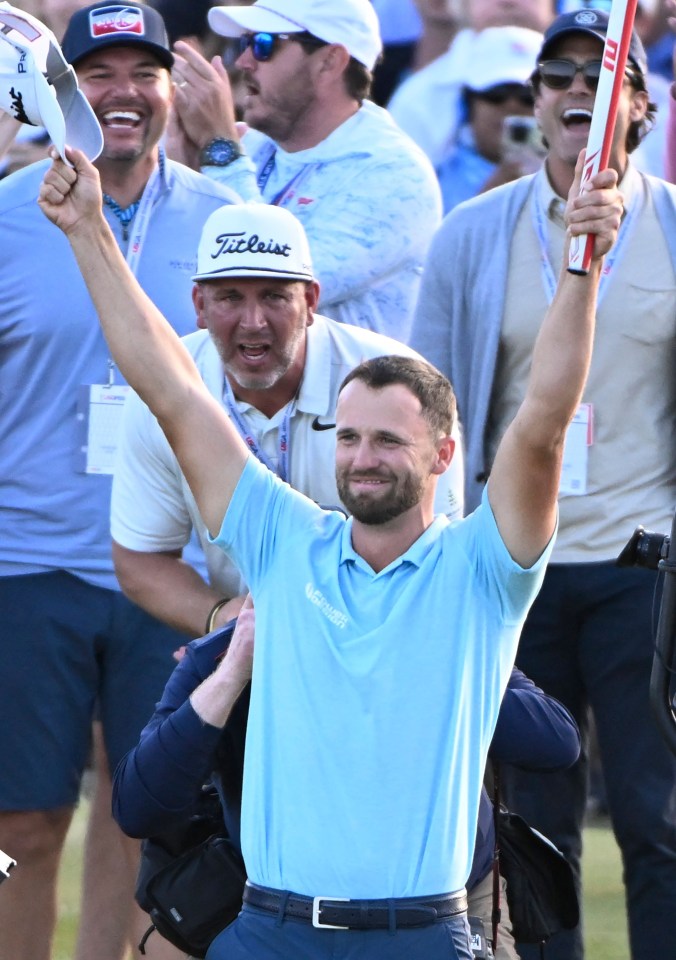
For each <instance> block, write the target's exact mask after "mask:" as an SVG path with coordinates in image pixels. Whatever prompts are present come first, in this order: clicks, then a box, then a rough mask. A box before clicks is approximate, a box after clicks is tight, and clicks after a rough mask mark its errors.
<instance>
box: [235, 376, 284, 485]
mask: <svg viewBox="0 0 676 960" xmlns="http://www.w3.org/2000/svg"><path fill="white" fill-rule="evenodd" d="M223 400H224V402H225V406H226V409H227V411H228V414H229V415H230V419H231V420H232V422H233V423H234V425H235V427H236V428H237V432H238V433H239V435H240V437H241V438H242V440H243V441H244V442H245V443H246V445H247V447H248V448H249V450H251V452H252V453H253V455H254V456H255V457H256V458H257V459H258V460H260V462H261V463H264V464H265V466H266V467H267V468H268V470H272V472H273V473H276V474H277V476H278V477H279V478H280V480H284V481H285V482H288V479H289V455H290V449H291V418H292V417H293V414H294V412H295V409H296V401H295V399H294V400H292V401H291V403H288V404H287V405H286V410H285V411H284V417H283V418H282V422H281V423H280V425H279V430H278V438H279V459H278V463H277V469H276V470H275V468H274V466H273V465H272V462H271V461H270V459H269V458H268V457H267V456H266V455H265V454H264V453H263V450H262V449H261V446H260V444H259V443H258V440H256V438H255V436H254V435H253V433H252V431H251V430H250V429H249V428H248V427H247V425H246V423H245V422H244V418H243V417H242V415H241V413H240V412H239V410H238V409H237V403H236V401H235V395H234V393H233V392H232V387H231V385H230V381H229V380H228V378H227V377H224V378H223Z"/></svg>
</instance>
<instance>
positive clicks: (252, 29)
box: [207, 6, 305, 37]
mask: <svg viewBox="0 0 676 960" xmlns="http://www.w3.org/2000/svg"><path fill="white" fill-rule="evenodd" d="M207 19H208V20H209V26H210V27H211V29H212V30H213V31H214V33H218V34H220V36H222V37H241V36H242V34H243V33H258V32H259V31H263V32H265V33H303V32H304V31H305V28H304V27H301V26H299V25H298V24H297V23H294V22H293V21H292V20H287V19H286V17H282V16H281V15H280V14H278V13H274V12H273V11H271V10H265V9H263V8H261V7H258V6H253V7H212V8H211V9H210V10H209V13H208V16H207Z"/></svg>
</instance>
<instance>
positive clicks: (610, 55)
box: [568, 0, 638, 274]
mask: <svg viewBox="0 0 676 960" xmlns="http://www.w3.org/2000/svg"><path fill="white" fill-rule="evenodd" d="M637 3H638V0H613V3H612V6H611V8H610V16H609V19H608V32H607V33H606V42H605V44H604V47H603V59H602V66H601V76H600V77H599V85H598V89H597V91H596V99H595V101H594V110H593V112H592V119H591V125H590V128H589V140H588V141H587V150H586V155H585V161H584V168H583V171H582V184H581V189H584V184H585V181H587V180H589V179H590V178H591V177H593V176H594V174H595V173H598V171H599V170H605V169H606V167H607V166H608V159H609V157H610V148H611V145H612V142H613V133H614V131H615V120H616V119H617V105H618V103H619V99H620V91H621V90H622V84H623V83H624V71H625V68H626V66H627V55H628V53H629V44H630V43H631V31H632V29H633V26H634V17H635V16H636V5H637ZM593 251H594V237H593V236H591V235H590V234H586V233H585V234H581V235H580V236H579V237H573V239H572V240H571V243H570V252H569V254H568V271H569V272H570V273H579V274H586V273H589V266H590V264H591V258H592V253H593Z"/></svg>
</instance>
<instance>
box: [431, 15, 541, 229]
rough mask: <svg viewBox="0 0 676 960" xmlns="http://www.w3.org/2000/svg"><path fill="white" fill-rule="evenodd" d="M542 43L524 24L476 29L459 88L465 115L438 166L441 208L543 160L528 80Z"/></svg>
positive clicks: (531, 168)
mask: <svg viewBox="0 0 676 960" xmlns="http://www.w3.org/2000/svg"><path fill="white" fill-rule="evenodd" d="M541 44H542V34H541V33H538V32H537V31H536V30H528V29H526V28H525V27H489V28H488V29H486V30H483V31H482V32H481V33H479V34H477V36H476V39H475V41H474V48H473V56H472V59H471V62H470V63H469V65H468V74H467V81H466V83H465V85H464V87H463V90H462V110H463V112H464V115H465V120H464V122H463V123H461V125H460V126H459V128H458V131H457V133H456V141H455V145H454V146H453V147H452V148H451V150H450V151H449V152H448V154H447V155H446V156H445V157H444V159H443V160H442V161H441V163H440V164H439V165H438V166H437V168H436V174H437V177H438V179H439V185H440V187H441V197H442V202H443V206H444V214H446V213H448V212H449V210H452V209H453V207H455V206H456V205H457V204H458V203H461V202H462V201H463V200H469V199H470V198H471V197H474V196H476V194H478V193H483V192H484V191H485V190H489V189H490V188H491V187H495V186H498V185H499V184H501V183H508V182H509V181H510V180H516V178H517V177H520V176H523V174H524V173H533V172H534V171H535V170H536V169H537V168H538V167H539V166H540V164H541V163H542V151H541V150H540V149H539V147H538V142H537V141H538V138H537V137H534V136H533V133H537V131H536V130H534V129H533V124H534V120H533V90H532V88H531V86H530V84H529V78H530V75H531V73H532V70H533V59H534V58H535V56H536V54H537V51H538V50H539V49H540V46H541Z"/></svg>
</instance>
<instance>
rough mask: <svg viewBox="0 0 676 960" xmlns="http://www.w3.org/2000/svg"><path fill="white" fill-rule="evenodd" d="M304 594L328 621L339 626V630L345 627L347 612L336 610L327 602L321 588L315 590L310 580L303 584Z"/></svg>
mask: <svg viewBox="0 0 676 960" xmlns="http://www.w3.org/2000/svg"><path fill="white" fill-rule="evenodd" d="M305 596H306V597H307V598H308V600H309V601H310V603H313V604H314V605H315V607H317V609H318V610H319V612H320V613H322V614H323V615H324V616H325V617H326V619H327V620H328V621H329V623H332V624H333V625H334V626H336V627H340V629H341V630H344V629H345V627H346V626H347V621H348V617H347V614H346V613H343V612H342V611H341V610H336V608H335V607H334V606H333V605H332V604H330V603H329V601H328V600H327V599H326V597H325V596H324V594H323V593H322V592H321V590H317V589H316V587H315V586H314V585H313V584H312V583H310V582H308V583H306V584H305Z"/></svg>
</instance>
